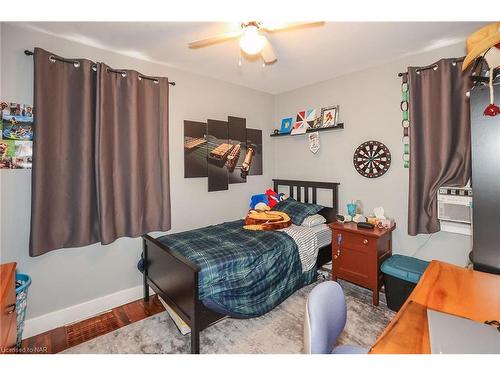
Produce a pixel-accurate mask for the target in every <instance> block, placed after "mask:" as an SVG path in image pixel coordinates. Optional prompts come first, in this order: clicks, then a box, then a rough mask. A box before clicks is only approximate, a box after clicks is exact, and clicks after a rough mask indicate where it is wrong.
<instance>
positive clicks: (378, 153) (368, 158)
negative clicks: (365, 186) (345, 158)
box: [353, 141, 391, 178]
mask: <svg viewBox="0 0 500 375" xmlns="http://www.w3.org/2000/svg"><path fill="white" fill-rule="evenodd" d="M353 162H354V168H356V170H357V171H358V173H359V174H360V175H362V176H364V177H368V178H376V177H380V176H382V175H383V174H384V173H385V172H387V170H388V169H389V167H390V166H391V153H390V151H389V149H388V148H387V147H386V146H385V145H384V144H383V143H381V142H378V141H367V142H364V143H362V144H361V145H359V147H358V148H357V149H356V151H354V157H353Z"/></svg>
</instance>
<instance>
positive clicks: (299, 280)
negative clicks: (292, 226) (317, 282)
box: [143, 179, 339, 353]
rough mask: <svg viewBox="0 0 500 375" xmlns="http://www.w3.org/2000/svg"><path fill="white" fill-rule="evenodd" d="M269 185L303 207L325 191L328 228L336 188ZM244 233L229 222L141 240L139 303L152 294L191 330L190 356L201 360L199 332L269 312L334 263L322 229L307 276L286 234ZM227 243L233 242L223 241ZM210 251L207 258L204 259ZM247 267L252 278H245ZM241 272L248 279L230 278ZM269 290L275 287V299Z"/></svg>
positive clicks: (283, 183) (276, 182) (282, 183)
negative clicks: (227, 320)
mask: <svg viewBox="0 0 500 375" xmlns="http://www.w3.org/2000/svg"><path fill="white" fill-rule="evenodd" d="M273 184H274V190H275V191H281V188H283V187H285V188H288V190H285V191H283V192H285V193H287V194H288V195H289V196H290V197H292V198H294V199H296V200H297V201H300V202H306V203H317V190H318V189H327V190H330V192H331V197H332V206H331V207H324V208H323V209H322V210H321V211H320V212H319V214H321V215H322V216H324V217H325V218H326V219H327V222H333V221H335V215H336V214H337V211H338V185H339V184H338V183H331V182H316V181H298V180H280V179H275V180H273ZM241 226H242V223H241V222H239V221H234V222H230V223H223V224H220V225H217V226H209V227H206V228H200V229H198V230H195V231H196V236H193V234H194V233H192V232H193V231H187V232H181V233H176V234H172V235H167V236H162V237H160V238H156V239H155V238H153V237H151V236H149V235H144V236H143V275H144V276H143V277H144V279H143V280H144V299H145V300H146V301H147V300H148V299H149V287H151V289H153V291H155V292H156V293H157V294H158V295H159V296H160V297H161V298H162V299H163V300H164V301H165V302H166V303H167V304H168V305H169V306H170V307H171V308H172V309H173V310H174V311H175V312H176V313H177V314H178V315H179V316H180V317H181V318H182V319H183V320H184V321H185V322H186V324H188V325H189V327H190V328H191V353H199V350H200V348H199V333H200V331H202V330H203V329H205V328H207V327H209V326H210V325H212V324H215V323H216V322H218V321H219V320H221V319H224V318H225V317H226V316H231V317H236V318H248V317H253V316H259V315H262V314H264V313H266V312H267V311H269V310H270V309H272V308H273V307H275V306H277V305H278V304H279V303H281V302H282V301H283V300H284V299H286V297H288V296H289V295H290V294H291V293H293V292H294V291H295V290H297V289H299V288H300V287H302V286H304V285H307V284H308V283H311V282H312V281H313V280H314V277H315V274H316V267H318V266H321V265H322V264H324V263H326V262H328V261H330V260H331V246H330V244H329V242H330V241H328V238H327V236H326V235H325V233H326V232H325V230H324V229H325V228H324V227H323V229H321V228H315V231H317V232H318V233H317V241H318V243H319V244H322V245H323V246H321V247H320V248H319V251H318V253H317V256H315V259H314V261H315V263H316V267H314V268H312V269H308V270H304V259H303V257H302V254H301V253H300V251H298V248H297V246H298V245H296V242H295V241H294V240H293V239H292V238H291V235H290V233H288V234H287V233H285V231H279V232H277V231H272V232H264V231H257V232H253V233H252V234H249V233H245V231H244V230H241ZM246 232H250V231H246ZM250 236H251V237H253V238H250ZM229 238H230V239H232V241H226V240H225V239H229ZM212 240H213V241H212ZM180 245H182V246H180ZM271 245H272V247H273V251H266V246H267V247H269V246H271ZM173 249H175V251H174V250H173ZM180 249H183V251H180ZM207 252H211V255H210V256H207V254H206V253H207ZM299 253H300V259H299ZM214 254H215V255H214ZM228 254H229V256H227V255H228ZM249 264H250V265H251V267H252V268H251V269H252V272H248V265H249ZM313 266H314V264H313ZM301 267H302V268H301ZM240 269H241V270H243V271H245V272H247V273H246V274H245V275H244V277H240V278H236V279H234V275H238V274H239V273H238V272H239V270H240ZM228 270H229V271H228ZM235 270H237V271H238V272H235ZM231 278H233V279H231ZM220 285H224V290H221V288H220ZM228 285H229V287H228ZM269 288H273V289H272V293H269V292H268V291H269ZM266 291H267V292H266ZM266 293H267V294H266ZM266 296H272V298H266Z"/></svg>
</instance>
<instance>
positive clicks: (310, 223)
mask: <svg viewBox="0 0 500 375" xmlns="http://www.w3.org/2000/svg"><path fill="white" fill-rule="evenodd" d="M323 223H326V219H325V218H324V217H323V216H321V215H320V214H314V215H311V216H307V217H306V218H305V219H304V221H303V222H302V224H301V226H302V227H309V228H311V227H315V226H316V225H320V224H323Z"/></svg>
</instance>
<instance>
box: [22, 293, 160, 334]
mask: <svg viewBox="0 0 500 375" xmlns="http://www.w3.org/2000/svg"><path fill="white" fill-rule="evenodd" d="M149 293H150V295H153V293H154V292H153V291H152V289H151V288H150V289H149ZM142 297H143V286H142V285H140V286H135V287H133V288H129V289H124V290H120V291H119V292H116V293H112V294H108V295H106V296H102V297H99V298H96V299H93V300H90V301H87V302H83V303H80V304H78V305H73V306H69V307H66V308H64V309H61V310H57V311H53V312H51V313H48V314H45V315H41V316H37V317H35V318H31V319H28V320H26V322H25V324H24V330H23V339H25V338H28V337H31V336H35V335H38V334H40V333H43V332H47V331H50V330H51V329H54V328H57V327H62V326H64V325H67V324H70V323H74V322H77V321H80V320H83V319H86V318H90V317H92V316H94V315H97V314H99V313H102V312H104V311H108V310H110V309H112V308H114V307H118V306H121V305H124V304H126V303H129V302H133V301H136V300H138V299H141V298H142Z"/></svg>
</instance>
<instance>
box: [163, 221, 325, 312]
mask: <svg viewBox="0 0 500 375" xmlns="http://www.w3.org/2000/svg"><path fill="white" fill-rule="evenodd" d="M158 240H159V241H160V242H162V243H163V244H165V245H167V246H168V247H169V248H170V249H171V250H172V251H175V252H177V253H179V254H181V255H182V256H184V257H185V258H187V259H189V260H191V261H192V262H193V263H195V264H197V265H198V266H200V268H201V271H200V274H199V285H198V287H199V297H200V299H201V300H202V301H203V303H204V304H205V305H206V306H208V307H209V308H211V309H214V310H216V311H219V312H222V313H225V314H228V315H231V316H234V317H255V316H259V315H262V314H264V313H266V312H268V311H270V310H271V309H273V308H274V307H275V306H277V305H278V304H280V303H281V302H282V301H284V300H285V299H286V298H287V297H288V296H289V295H291V294H292V293H293V292H294V291H296V290H297V289H299V288H301V287H302V286H304V285H307V284H309V283H311V282H313V281H314V278H315V274H316V272H315V271H316V270H315V269H313V270H311V271H309V272H306V273H303V272H302V266H301V262H300V259H299V252H298V249H297V244H296V243H295V241H294V240H293V239H292V238H291V237H290V236H289V235H287V234H286V233H284V232H278V231H250V230H245V229H243V220H237V221H232V222H228V223H223V224H218V225H212V226H208V227H204V228H200V229H195V230H191V231H186V232H181V233H175V234H170V235H166V236H162V237H160V238H158Z"/></svg>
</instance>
